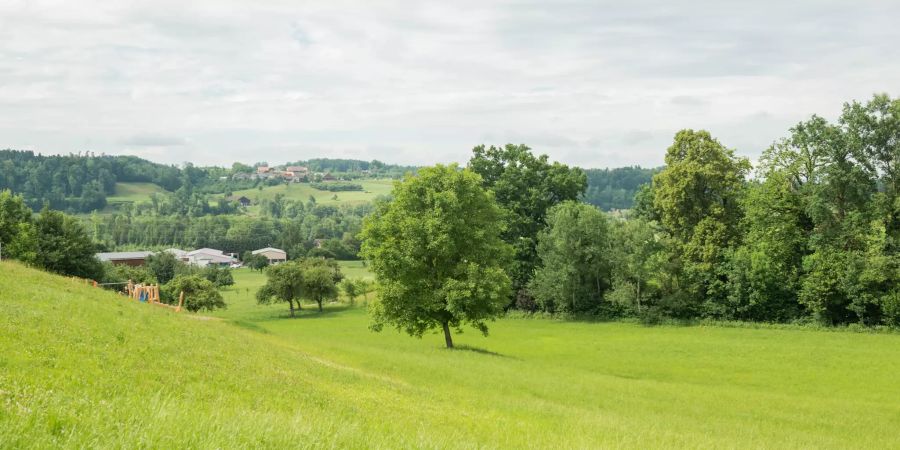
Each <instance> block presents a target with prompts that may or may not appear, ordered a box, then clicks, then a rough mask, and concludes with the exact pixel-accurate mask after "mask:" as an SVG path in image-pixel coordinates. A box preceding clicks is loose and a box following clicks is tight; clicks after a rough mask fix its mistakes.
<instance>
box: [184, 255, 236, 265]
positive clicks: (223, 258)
mask: <svg viewBox="0 0 900 450" xmlns="http://www.w3.org/2000/svg"><path fill="white" fill-rule="evenodd" d="M194 260H195V261H210V262H215V263H232V262H234V258H232V257H230V256H228V255H210V254H207V253H202V254H199V255H196V256H195V257H194Z"/></svg>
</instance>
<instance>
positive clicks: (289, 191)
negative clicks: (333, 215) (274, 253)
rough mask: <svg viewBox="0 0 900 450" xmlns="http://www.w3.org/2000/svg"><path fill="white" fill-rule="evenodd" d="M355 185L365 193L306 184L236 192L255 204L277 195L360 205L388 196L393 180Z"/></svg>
mask: <svg viewBox="0 0 900 450" xmlns="http://www.w3.org/2000/svg"><path fill="white" fill-rule="evenodd" d="M354 183H357V184H361V185H362V187H363V189H364V190H363V191H346V192H329V191H320V190H318V189H315V188H313V187H312V186H310V185H309V184H306V183H292V184H280V185H277V186H266V187H263V189H262V190H260V189H245V190H242V191H234V193H233V194H234V196H235V197H240V196H245V197H247V198H249V199H250V200H252V201H253V202H254V203H256V202H258V201H260V200H262V199H269V200H271V199H273V198H275V195H276V194H282V195H284V197H285V198H286V199H289V200H299V201H303V202H306V201H308V200H309V197H310V196H312V197H314V198H315V199H316V203H318V204H320V205H335V204H339V203H347V204H359V203H367V202H371V201H372V200H375V198H376V197H378V196H379V195H388V194H390V193H391V188H392V187H393V183H394V181H393V180H360V181H354ZM335 196H337V199H335ZM256 208H257V207H256V206H255V205H254V206H251V207H250V211H251V212H254V211H255V210H256Z"/></svg>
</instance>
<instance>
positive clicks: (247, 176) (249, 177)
mask: <svg viewBox="0 0 900 450" xmlns="http://www.w3.org/2000/svg"><path fill="white" fill-rule="evenodd" d="M255 178H256V174H253V173H246V172H238V173H236V174H234V175H232V176H231V179H232V180H236V181H237V180H253V179H255Z"/></svg>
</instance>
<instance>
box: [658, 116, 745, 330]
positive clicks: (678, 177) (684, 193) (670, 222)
mask: <svg viewBox="0 0 900 450" xmlns="http://www.w3.org/2000/svg"><path fill="white" fill-rule="evenodd" d="M665 161H666V168H665V169H663V170H662V171H661V172H660V173H658V174H656V175H655V176H654V177H653V185H652V186H653V187H652V190H653V192H652V194H650V195H649V198H652V202H653V208H654V210H655V216H656V217H658V218H659V221H660V224H661V225H662V228H663V229H664V230H665V231H667V232H668V233H670V234H671V235H672V236H673V237H674V238H675V242H677V243H678V246H679V248H678V249H677V251H678V253H680V254H681V255H682V258H683V259H682V260H683V262H684V264H683V267H684V274H683V275H684V276H683V278H684V280H683V281H684V282H683V283H682V285H683V286H684V287H685V288H687V291H684V292H681V294H682V295H679V296H678V298H679V299H685V298H694V299H701V300H704V302H703V304H702V308H701V311H690V310H691V309H693V308H694V307H698V306H700V305H692V304H690V303H693V302H688V303H687V304H686V303H684V302H681V301H679V302H678V305H677V309H680V310H681V311H680V312H679V314H694V313H697V312H702V313H703V314H707V315H711V316H723V315H727V311H726V308H724V307H723V305H722V304H723V303H724V301H725V297H726V281H727V279H726V276H725V275H724V274H723V273H722V268H723V263H724V262H725V260H726V258H727V255H728V252H729V250H730V249H731V248H733V247H734V246H735V245H737V244H738V243H740V241H741V236H742V233H741V229H740V223H741V218H742V215H743V210H742V208H741V200H742V198H743V193H744V188H745V186H746V183H745V177H746V175H747V172H749V170H750V163H749V161H747V159H746V158H739V157H737V156H735V154H734V151H733V150H731V149H729V148H726V147H725V146H724V145H722V144H721V143H719V141H718V140H716V139H715V138H713V137H712V136H711V135H710V134H709V132H707V131H704V130H700V131H694V130H682V131H679V132H678V133H677V134H676V135H675V142H674V143H673V144H672V146H671V147H669V149H668V150H667V151H666V158H665ZM695 301H696V300H695ZM685 307H686V308H687V309H685Z"/></svg>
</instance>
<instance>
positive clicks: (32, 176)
mask: <svg viewBox="0 0 900 450" xmlns="http://www.w3.org/2000/svg"><path fill="white" fill-rule="evenodd" d="M185 175H188V176H190V175H191V174H190V172H189V171H186V170H180V169H178V168H176V167H173V166H165V165H162V164H154V163H151V162H149V161H146V160H143V159H140V158H137V157H133V156H107V155H100V156H97V155H94V154H91V153H86V154H71V155H49V156H43V155H38V154H35V153H34V152H31V151H17V150H0V190H2V189H9V190H11V191H13V192H16V193H18V194H20V195H22V196H23V197H24V198H25V202H26V203H27V204H28V205H29V206H30V207H31V208H32V209H33V210H38V209H40V208H41V207H42V206H43V205H44V203H47V204H48V205H49V206H50V207H51V208H53V209H59V210H70V211H93V210H96V209H102V208H103V207H104V206H106V197H107V196H109V195H112V194H113V193H114V192H115V187H116V182H132V181H133V182H149V183H155V184H157V185H159V186H161V187H162V188H164V189H167V190H170V191H174V190H176V189H178V188H179V187H181V186H182V183H183V178H184V177H185Z"/></svg>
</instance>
